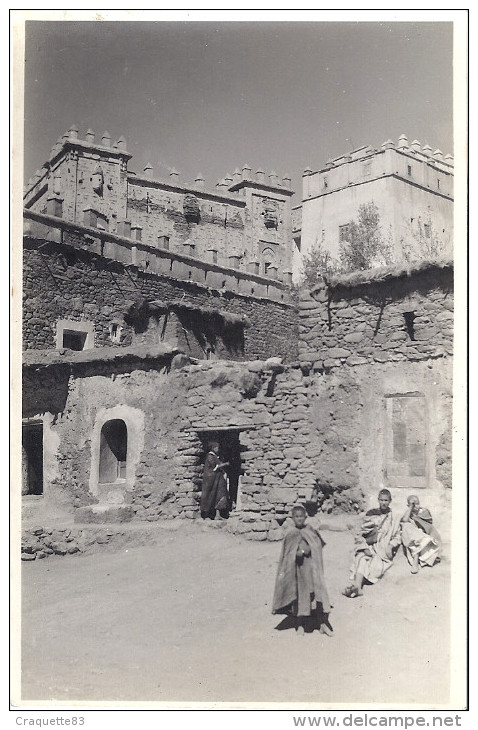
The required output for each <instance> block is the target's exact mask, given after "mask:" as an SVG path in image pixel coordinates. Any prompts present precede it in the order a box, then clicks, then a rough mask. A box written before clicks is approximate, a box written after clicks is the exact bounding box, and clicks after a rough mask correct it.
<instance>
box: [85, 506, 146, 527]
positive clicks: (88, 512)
mask: <svg viewBox="0 0 478 730" xmlns="http://www.w3.org/2000/svg"><path fill="white" fill-rule="evenodd" d="M133 517H134V512H133V509H132V508H131V506H130V505H127V504H125V505H117V504H115V505H111V504H93V505H89V506H88V507H78V509H77V510H76V511H75V517H74V522H76V523H78V522H81V523H84V524H91V523H94V524H101V523H105V522H106V523H111V522H129V521H130V520H132V519H133Z"/></svg>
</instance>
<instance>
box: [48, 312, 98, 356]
mask: <svg viewBox="0 0 478 730" xmlns="http://www.w3.org/2000/svg"><path fill="white" fill-rule="evenodd" d="M94 346H95V328H94V324H93V322H87V321H84V320H81V321H75V320H71V319H59V320H58V321H57V323H56V347H57V348H58V349H61V348H66V349H68V350H76V351H77V352H79V351H81V350H90V349H91V348H93V347H94Z"/></svg>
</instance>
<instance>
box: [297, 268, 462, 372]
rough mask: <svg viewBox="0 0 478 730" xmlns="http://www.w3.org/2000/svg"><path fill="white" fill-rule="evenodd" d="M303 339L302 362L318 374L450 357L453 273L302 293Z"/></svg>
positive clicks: (427, 272) (426, 272) (428, 272)
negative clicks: (343, 368)
mask: <svg viewBox="0 0 478 730" xmlns="http://www.w3.org/2000/svg"><path fill="white" fill-rule="evenodd" d="M299 339H300V341H299V352H300V354H299V360H300V362H301V363H303V364H304V365H305V366H307V367H311V368H313V369H314V370H329V369H331V368H335V367H342V366H343V365H347V366H353V367H354V366H359V365H365V364H367V363H368V364H372V363H387V362H396V363H400V362H406V361H424V360H427V359H435V358H441V357H447V356H450V355H452V354H453V269H452V268H451V267H445V268H439V267H429V268H426V269H423V270H420V271H416V272H415V273H412V274H410V275H409V276H400V277H395V278H393V277H387V278H386V279H384V280H382V281H370V282H367V283H363V284H356V285H350V284H349V285H347V284H337V285H335V286H334V287H331V286H326V285H324V287H323V288H321V289H316V290H313V291H312V292H303V293H302V295H301V301H300V325H299Z"/></svg>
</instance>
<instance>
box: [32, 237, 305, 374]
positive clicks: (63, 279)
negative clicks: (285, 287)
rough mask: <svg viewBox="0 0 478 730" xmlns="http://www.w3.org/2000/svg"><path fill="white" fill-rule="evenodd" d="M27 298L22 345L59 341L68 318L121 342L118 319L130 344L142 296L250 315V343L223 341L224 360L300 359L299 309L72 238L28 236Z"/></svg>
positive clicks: (105, 341) (102, 341)
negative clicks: (128, 261)
mask: <svg viewBox="0 0 478 730" xmlns="http://www.w3.org/2000/svg"><path fill="white" fill-rule="evenodd" d="M23 297H24V302H23V349H30V348H38V349H48V348H53V347H55V334H56V323H57V321H58V320H61V319H71V320H76V321H87V322H93V323H94V326H95V346H106V345H114V343H113V342H112V340H111V325H112V323H116V324H119V325H120V326H121V327H122V328H123V329H122V339H121V343H120V344H121V345H129V344H131V342H132V341H133V340H134V338H135V336H138V337H140V336H141V332H136V333H135V329H134V327H133V326H132V325H128V324H127V323H126V322H125V320H124V317H125V312H126V311H127V310H128V309H129V308H130V307H131V305H132V304H133V303H134V302H135V301H138V300H140V301H141V300H149V301H154V300H162V301H165V302H169V303H172V302H176V303H181V304H182V305H189V306H191V307H203V308H208V309H217V310H221V311H225V312H229V313H231V314H232V315H238V316H240V317H244V318H246V320H247V322H248V325H249V326H248V327H246V328H245V329H244V341H243V346H241V347H240V348H235V347H234V346H233V345H234V343H231V346H230V347H228V346H224V342H223V346H221V347H220V348H219V352H220V356H221V357H223V358H228V357H232V358H246V359H251V358H261V357H262V358H266V357H269V356H275V355H280V356H282V357H284V358H285V359H286V360H288V361H291V360H294V359H295V358H296V357H297V337H296V332H297V329H296V328H297V324H296V322H297V320H296V316H297V315H296V310H295V309H294V307H293V306H291V305H290V304H286V303H280V302H274V301H271V300H269V299H266V298H259V297H257V298H256V297H253V296H246V295H243V296H242V295H239V294H234V293H233V292H228V291H223V292H219V291H218V290H213V289H209V288H208V287H205V286H201V285H199V284H198V283H196V282H192V281H183V280H180V279H174V278H172V277H167V276H165V275H164V276H161V275H157V274H149V273H148V272H147V271H144V270H142V269H139V268H137V267H131V266H130V267H128V266H126V265H124V264H121V263H119V262H117V261H111V260H109V259H107V258H105V257H102V256H99V255H97V254H94V253H92V252H89V251H86V250H84V249H78V248H76V247H74V246H69V245H65V244H60V243H53V242H45V241H43V242H42V241H39V240H38V239H33V238H30V239H25V245H24V284H23ZM158 336H159V335H158ZM226 344H227V343H226ZM194 355H195V356H197V355H198V352H197V351H195V352H194Z"/></svg>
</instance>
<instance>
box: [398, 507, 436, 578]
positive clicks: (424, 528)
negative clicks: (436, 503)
mask: <svg viewBox="0 0 478 730" xmlns="http://www.w3.org/2000/svg"><path fill="white" fill-rule="evenodd" d="M407 505H408V507H407V510H406V512H405V514H404V515H403V517H402V520H401V525H402V544H403V547H404V549H405V554H406V556H407V560H408V562H409V563H410V565H411V566H412V570H411V572H412V573H418V569H419V567H423V566H424V565H428V566H430V567H432V566H433V565H435V563H437V562H439V561H440V553H441V544H442V543H441V537H440V535H439V534H438V532H437V531H436V529H435V528H434V527H433V519H432V516H431V514H430V512H429V510H427V509H426V508H425V507H420V500H419V499H418V497H416V496H415V495H414V494H412V495H410V497H408V499H407Z"/></svg>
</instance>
